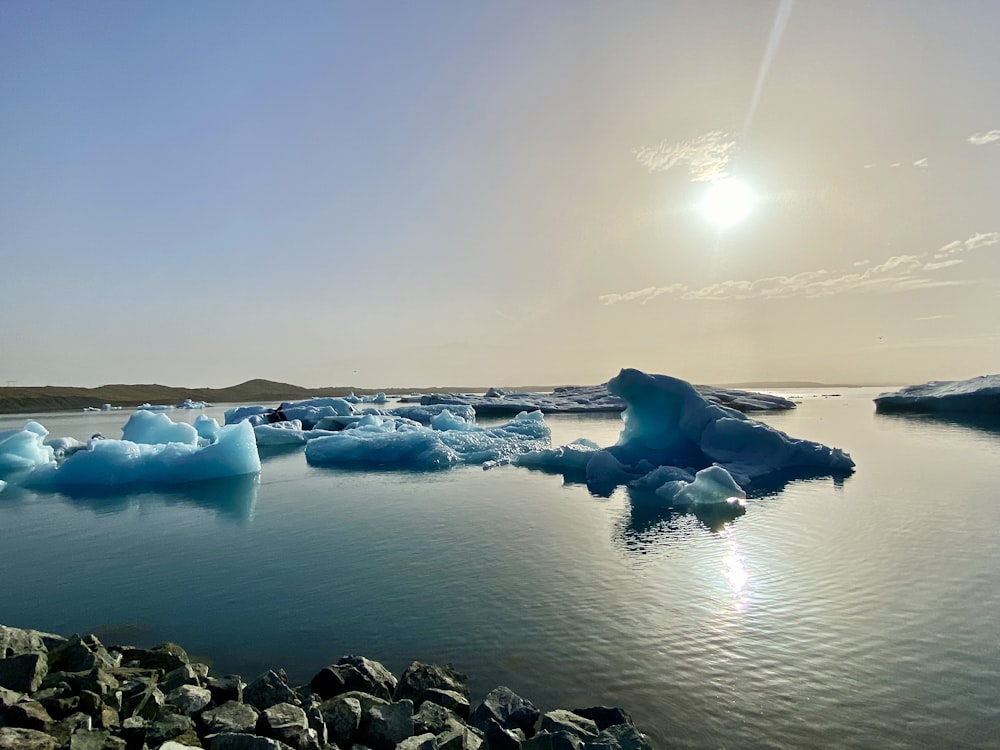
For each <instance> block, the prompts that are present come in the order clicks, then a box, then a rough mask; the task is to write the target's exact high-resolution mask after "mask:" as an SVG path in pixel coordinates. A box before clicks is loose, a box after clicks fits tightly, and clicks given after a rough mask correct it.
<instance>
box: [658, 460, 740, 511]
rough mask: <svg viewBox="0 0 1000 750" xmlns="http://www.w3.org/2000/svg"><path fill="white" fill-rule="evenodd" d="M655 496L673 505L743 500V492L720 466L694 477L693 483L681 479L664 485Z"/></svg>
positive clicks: (704, 470) (713, 503) (703, 471)
mask: <svg viewBox="0 0 1000 750" xmlns="http://www.w3.org/2000/svg"><path fill="white" fill-rule="evenodd" d="M656 494H657V495H659V496H660V497H662V498H665V499H667V500H668V501H670V502H671V503H672V504H674V505H721V504H725V503H737V502H739V501H740V500H744V499H745V498H746V496H747V493H746V492H744V491H743V488H742V487H740V486H739V485H738V484H737V483H736V480H735V479H733V476H732V475H731V474H730V473H729V472H728V471H726V470H725V469H723V468H722V467H721V466H709V467H708V468H706V469H702V470H701V471H699V472H698V473H697V474H695V475H694V481H691V482H689V481H685V480H683V479H678V480H672V481H668V482H666V483H664V484H663V485H662V486H661V487H660V488H659V489H657V490H656Z"/></svg>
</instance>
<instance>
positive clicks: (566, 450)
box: [514, 438, 601, 472]
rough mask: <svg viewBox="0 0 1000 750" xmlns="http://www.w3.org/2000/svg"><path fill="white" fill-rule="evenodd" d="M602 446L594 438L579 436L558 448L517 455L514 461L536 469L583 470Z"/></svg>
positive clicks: (519, 464)
mask: <svg viewBox="0 0 1000 750" xmlns="http://www.w3.org/2000/svg"><path fill="white" fill-rule="evenodd" d="M600 449H601V447H600V446H599V445H598V444H597V443H595V442H594V441H593V440H587V439H586V438H579V439H578V440H574V441H573V442H572V443H570V444H569V445H561V446H559V447H558V448H546V449H543V450H539V451H531V452H529V453H524V454H522V455H520V456H517V457H516V458H515V459H514V463H515V464H517V465H518V466H528V467H531V468H535V469H552V470H554V471H567V472H583V471H586V469H587V465H588V464H589V463H590V460H591V459H592V458H594V454H595V453H596V452H597V451H599V450H600Z"/></svg>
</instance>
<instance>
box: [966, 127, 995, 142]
mask: <svg viewBox="0 0 1000 750" xmlns="http://www.w3.org/2000/svg"><path fill="white" fill-rule="evenodd" d="M993 141H1000V130H987V131H986V132H985V133H973V134H972V135H970V136H969V143H971V144H972V145H973V146H985V145H986V144H987V143H993Z"/></svg>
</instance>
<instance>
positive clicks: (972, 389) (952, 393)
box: [875, 375, 1000, 417]
mask: <svg viewBox="0 0 1000 750" xmlns="http://www.w3.org/2000/svg"><path fill="white" fill-rule="evenodd" d="M875 411H878V412H900V411H913V412H956V413H965V414H969V413H974V414H976V415H977V416H980V417H982V416H987V415H1000V375H981V376H979V377H977V378H969V379H968V380H932V381H931V382H929V383H923V384H922V385H910V386H907V387H906V388H902V389H900V390H898V391H893V392H892V393H883V394H881V395H879V396H878V397H877V398H876V399H875Z"/></svg>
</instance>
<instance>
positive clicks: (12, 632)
mask: <svg viewBox="0 0 1000 750" xmlns="http://www.w3.org/2000/svg"><path fill="white" fill-rule="evenodd" d="M47 635H48V634H47V633H40V632H38V631H37V630H22V629H21V628H9V627H7V626H6V625H0V659H9V658H10V657H12V656H22V655H24V654H44V653H45V652H46V651H48V647H47V646H46V643H45V637H46V636H47ZM52 637H53V638H58V636H52Z"/></svg>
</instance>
